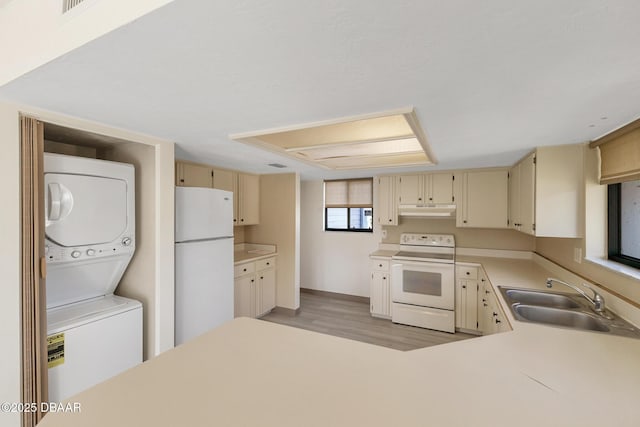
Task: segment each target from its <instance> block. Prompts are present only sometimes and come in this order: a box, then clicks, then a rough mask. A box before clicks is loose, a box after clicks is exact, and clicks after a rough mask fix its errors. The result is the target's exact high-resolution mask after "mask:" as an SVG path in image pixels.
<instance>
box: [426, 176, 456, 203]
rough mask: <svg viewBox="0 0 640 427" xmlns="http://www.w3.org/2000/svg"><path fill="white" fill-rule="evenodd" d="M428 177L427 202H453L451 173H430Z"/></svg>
mask: <svg viewBox="0 0 640 427" xmlns="http://www.w3.org/2000/svg"><path fill="white" fill-rule="evenodd" d="M429 177H430V182H429V187H428V188H429V193H428V196H429V198H428V201H429V203H439V204H451V203H453V202H454V201H455V200H454V197H453V173H432V174H430V175H429Z"/></svg>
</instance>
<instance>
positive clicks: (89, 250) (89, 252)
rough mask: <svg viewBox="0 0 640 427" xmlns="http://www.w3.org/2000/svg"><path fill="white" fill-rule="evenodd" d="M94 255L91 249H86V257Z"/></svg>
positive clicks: (94, 252)
mask: <svg viewBox="0 0 640 427" xmlns="http://www.w3.org/2000/svg"><path fill="white" fill-rule="evenodd" d="M95 254H96V251H94V250H93V249H87V255H89V256H94V255H95Z"/></svg>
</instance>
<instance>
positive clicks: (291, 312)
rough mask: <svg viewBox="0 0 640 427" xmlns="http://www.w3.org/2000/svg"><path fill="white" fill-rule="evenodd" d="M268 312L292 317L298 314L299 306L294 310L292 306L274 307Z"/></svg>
mask: <svg viewBox="0 0 640 427" xmlns="http://www.w3.org/2000/svg"><path fill="white" fill-rule="evenodd" d="M269 313H277V314H284V315H285V316H291V317H293V316H297V315H298V314H300V307H298V308H296V309H295V310H294V309H293V308H285V307H275V308H274V309H273V310H271V311H270V312H269Z"/></svg>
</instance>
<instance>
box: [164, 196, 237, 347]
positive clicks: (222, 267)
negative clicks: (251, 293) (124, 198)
mask: <svg viewBox="0 0 640 427" xmlns="http://www.w3.org/2000/svg"><path fill="white" fill-rule="evenodd" d="M175 203H176V229H175V233H176V235H175V238H176V246H175V257H176V264H175V274H176V281H175V286H176V288H175V290H176V293H175V308H176V311H175V316H176V319H175V325H176V326H175V341H176V345H180V344H182V343H184V342H186V341H188V340H190V339H192V338H194V337H196V336H198V335H201V334H203V333H205V332H207V331H208V330H210V329H213V328H215V327H216V326H219V325H221V324H223V323H224V322H227V321H229V320H232V319H233V295H234V292H233V193H231V192H230V191H224V190H217V189H213V188H195V187H193V188H192V187H177V188H176V200H175Z"/></svg>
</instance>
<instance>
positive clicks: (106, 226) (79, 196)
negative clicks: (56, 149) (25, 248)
mask: <svg viewBox="0 0 640 427" xmlns="http://www.w3.org/2000/svg"><path fill="white" fill-rule="evenodd" d="M44 185H45V205H44V206H45V233H46V236H47V238H48V239H49V240H51V241H53V242H55V243H57V244H58V245H60V246H66V247H73V246H85V245H97V244H102V243H109V242H112V241H114V240H116V239H118V238H119V237H120V235H121V234H122V233H124V232H125V230H126V228H127V221H128V218H127V183H126V182H125V181H123V180H120V179H113V178H104V177H96V176H89V175H71V174H58V173H45V175H44Z"/></svg>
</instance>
